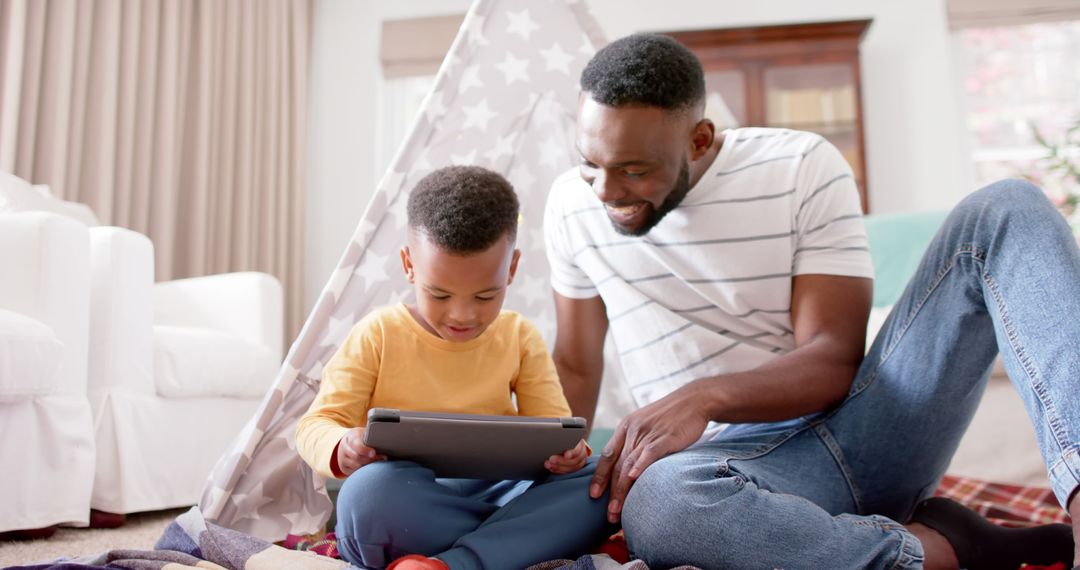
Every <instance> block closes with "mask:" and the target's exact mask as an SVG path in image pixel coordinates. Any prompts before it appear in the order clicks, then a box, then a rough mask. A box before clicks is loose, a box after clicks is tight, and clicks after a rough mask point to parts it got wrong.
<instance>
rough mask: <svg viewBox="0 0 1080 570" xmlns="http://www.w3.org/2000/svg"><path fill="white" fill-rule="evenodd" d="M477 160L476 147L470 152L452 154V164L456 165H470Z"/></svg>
mask: <svg viewBox="0 0 1080 570" xmlns="http://www.w3.org/2000/svg"><path fill="white" fill-rule="evenodd" d="M475 162H476V149H473V150H471V151H469V153H468V154H451V155H450V164H453V165H456V166H468V165H470V164H473V163H475Z"/></svg>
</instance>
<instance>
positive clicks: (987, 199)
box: [957, 178, 1053, 216]
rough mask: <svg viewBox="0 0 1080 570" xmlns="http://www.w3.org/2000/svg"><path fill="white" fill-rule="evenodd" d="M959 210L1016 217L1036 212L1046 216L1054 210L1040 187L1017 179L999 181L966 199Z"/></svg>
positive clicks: (959, 206) (958, 207)
mask: <svg viewBox="0 0 1080 570" xmlns="http://www.w3.org/2000/svg"><path fill="white" fill-rule="evenodd" d="M957 209H960V210H971V211H977V212H980V213H981V214H983V215H986V214H991V215H1005V216H1008V215H1014V214H1017V213H1030V212H1034V213H1036V214H1037V215H1044V214H1046V213H1047V212H1050V211H1051V210H1052V209H1053V208H1052V207H1051V206H1050V203H1049V200H1047V199H1046V196H1045V194H1043V192H1042V190H1041V189H1039V187H1038V186H1036V185H1034V184H1032V183H1030V182H1028V181H1026V180H1020V179H1017V178H1009V179H1006V180H999V181H997V182H994V183H992V184H989V185H987V186H985V187H983V188H982V189H980V190H978V191H977V192H974V193H972V194H971V195H969V196H968V197H966V198H964V200H962V201H961V202H960V204H959V205H957Z"/></svg>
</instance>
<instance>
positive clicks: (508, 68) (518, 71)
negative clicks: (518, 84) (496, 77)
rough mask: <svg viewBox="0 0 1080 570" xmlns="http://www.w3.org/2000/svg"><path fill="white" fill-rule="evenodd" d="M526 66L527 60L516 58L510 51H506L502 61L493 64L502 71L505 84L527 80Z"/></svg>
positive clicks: (527, 65)
mask: <svg viewBox="0 0 1080 570" xmlns="http://www.w3.org/2000/svg"><path fill="white" fill-rule="evenodd" d="M528 67H529V60H527V59H518V58H516V57H514V54H512V53H510V52H506V57H505V58H503V60H502V63H498V64H495V68H496V69H498V70H499V71H501V72H503V77H504V78H506V84H507V85H510V84H511V83H513V82H515V81H528V80H529V74H528V73H526V72H525V70H526V68H528Z"/></svg>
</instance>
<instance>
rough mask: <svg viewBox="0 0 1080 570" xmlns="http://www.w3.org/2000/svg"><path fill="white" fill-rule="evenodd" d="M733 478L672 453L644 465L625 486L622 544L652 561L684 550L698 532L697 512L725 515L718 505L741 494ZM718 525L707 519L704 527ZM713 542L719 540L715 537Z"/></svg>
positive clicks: (704, 461)
mask: <svg viewBox="0 0 1080 570" xmlns="http://www.w3.org/2000/svg"><path fill="white" fill-rule="evenodd" d="M744 486H745V480H744V479H742V478H741V477H739V476H717V473H716V460H715V459H710V458H692V457H682V456H680V455H678V454H676V455H672V456H669V457H667V458H664V459H661V460H660V461H657V462H656V463H654V464H652V465H651V466H649V468H648V469H646V470H645V472H644V473H642V474H641V477H639V478H638V480H637V481H636V482H635V483H634V486H633V487H631V489H630V493H629V494H628V495H627V497H626V504H625V505H624V507H623V511H622V523H623V529H624V530H625V532H626V539H627V543H628V544H629V546H630V548H631V550H632V551H633V552H634V554H635V555H637V556H639V557H641V558H643V559H645V560H647V561H649V562H650V564H652V563H657V564H664V563H667V562H672V561H673V560H674V559H673V558H671V559H669V558H668V556H669V555H672V556H673V555H675V554H677V553H678V552H679V551H680V550H681V549H683V548H684V547H687V541H690V542H692V541H693V540H694V538H695V536H693V531H694V530H697V531H700V530H701V529H702V528H703V527H702V525H701V524H700V523H701V516H702V513H703V512H704V511H705V510H706V509H707V510H708V512H709V516H710V517H714V516H715V515H717V514H720V515H721V516H726V515H725V514H724V513H725V512H726V511H728V509H716V508H715V507H716V506H717V505H718V504H719V503H723V502H726V501H728V500H729V499H731V498H733V497H734V496H735V495H736V494H738V493H739V492H740V491H742V490H743V488H744ZM720 522H721V521H716V520H713V519H710V521H709V527H710V528H715V527H716V525H717V524H719V523H720ZM715 538H717V539H718V540H719V539H720V537H715Z"/></svg>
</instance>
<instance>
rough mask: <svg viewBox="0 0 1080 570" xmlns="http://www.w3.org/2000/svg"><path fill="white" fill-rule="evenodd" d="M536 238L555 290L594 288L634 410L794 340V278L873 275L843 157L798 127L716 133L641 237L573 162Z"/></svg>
mask: <svg viewBox="0 0 1080 570" xmlns="http://www.w3.org/2000/svg"><path fill="white" fill-rule="evenodd" d="M544 234H545V240H546V246H547V255H548V260H549V261H550V263H551V283H552V286H553V287H554V289H555V291H557V292H558V293H559V294H561V295H563V296H565V297H570V298H575V299H586V298H591V297H595V296H597V295H600V296H601V297H602V298H603V300H604V304H605V305H606V308H607V316H608V320H609V322H610V326H611V333H612V335H613V339H614V342H615V346H616V348H617V350H618V353H619V357H620V359H621V362H622V367H623V371H624V373H625V375H626V380H627V383H628V385H629V386H630V389H631V391H632V395H633V397H634V400H635V401H636V402H637V404H638V405H639V406H641V405H645V404H647V403H650V402H654V401H656V400H658V399H660V398H662V397H663V396H664V395H666V394H668V393H669V392H671V391H672V390H674V389H676V388H678V387H680V386H682V385H684V384H686V383H688V382H690V381H692V380H695V379H697V378H703V377H708V376H715V375H718V374H724V373H731V372H739V371H743V370H749V369H752V368H756V367H758V366H760V365H762V364H764V363H765V362H767V361H769V360H771V359H772V358H775V357H776V356H777V355H778V354H783V353H785V352H788V351H790V350H792V349H793V348H794V347H795V342H794V338H793V336H792V334H793V333H792V324H791V281H792V277H793V276H794V275H799V274H809V273H817V274H831V275H847V276H856V277H872V276H873V267H872V266H871V264H870V253H869V250H868V248H867V241H866V233H865V230H864V228H863V222H862V215H861V210H860V208H859V195H858V191H857V190H856V187H855V183H854V180H853V178H852V175H851V169H850V167H849V166H848V164H847V162H845V160H844V158H843V157H842V156H841V155H840V153H839V151H837V150H836V148H835V147H834V146H833V145H832V144H830V143H829V142H827V141H825V140H824V139H823V138H822V137H821V136H819V135H816V134H812V133H805V132H799V131H790V130H781V129H763V128H745V129H735V130H730V131H726V132H725V139H724V143H723V146H722V147H721V149H720V151H719V153H718V155H717V157H716V159H715V161H714V162H713V164H712V165H711V166H710V167H709V169H708V171H706V172H705V174H704V175H703V176H702V178H701V180H700V181H698V183H697V184H696V185H695V186H694V187H693V189H691V191H690V193H689V194H688V195H687V196H686V199H685V200H684V201H683V203H682V204H681V205H680V206H679V207H678V208H676V209H675V210H674V211H672V212H670V213H669V214H668V215H667V216H666V217H665V218H664V219H663V220H662V221H661V222H660V223H659V224H658V225H657V226H656V227H654V228H653V229H652V230H651V231H650V232H649V233H648V234H647V235H645V236H643V237H628V236H623V235H621V234H619V233H617V232H616V231H615V230H614V229H613V228H612V226H611V222H610V221H609V220H608V218H607V214H606V212H605V210H604V207H603V205H602V204H601V203H600V201H599V200H598V199H597V197H596V195H595V194H594V193H593V192H592V189H591V188H590V187H589V185H588V184H586V183H585V182H584V181H583V180H582V179H581V177H580V176H579V174H578V171H577V169H574V170H571V171H569V172H566V173H565V174H563V175H562V176H560V177H559V178H558V179H557V180H556V181H555V183H554V185H553V186H552V189H551V194H550V195H549V196H548V201H547V210H546V212H545V217H544Z"/></svg>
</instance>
